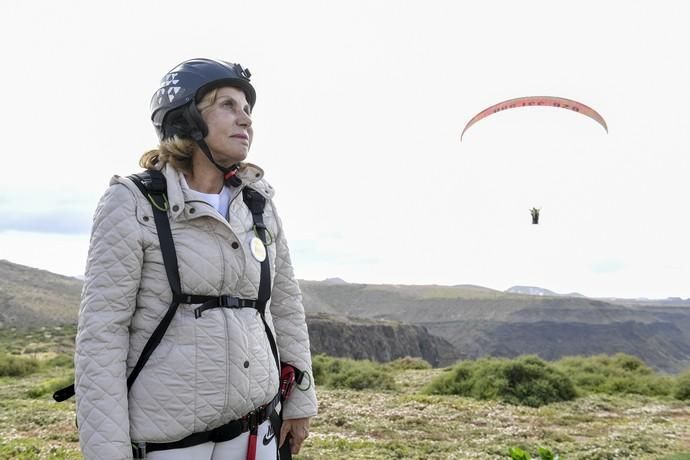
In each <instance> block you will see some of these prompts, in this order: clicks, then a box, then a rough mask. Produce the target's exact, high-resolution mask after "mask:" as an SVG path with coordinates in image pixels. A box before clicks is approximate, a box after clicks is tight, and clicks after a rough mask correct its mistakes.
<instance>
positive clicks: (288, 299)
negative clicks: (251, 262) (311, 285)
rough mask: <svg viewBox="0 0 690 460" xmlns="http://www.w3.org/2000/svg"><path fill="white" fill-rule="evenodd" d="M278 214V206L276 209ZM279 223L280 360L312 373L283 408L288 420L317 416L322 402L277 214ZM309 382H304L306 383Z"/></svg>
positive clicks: (274, 311) (276, 315)
mask: <svg viewBox="0 0 690 460" xmlns="http://www.w3.org/2000/svg"><path fill="white" fill-rule="evenodd" d="M273 210H274V213H275V206H274V207H273ZM275 216H276V220H277V222H278V234H277V235H276V269H275V270H276V273H275V280H274V283H273V291H272V293H271V316H272V317H273V324H274V327H275V330H276V341H277V343H278V349H279V352H280V359H281V361H284V362H286V363H289V364H292V365H293V366H295V367H296V368H298V369H300V370H305V371H307V372H308V373H309V376H308V379H309V380H308V381H309V382H310V384H309V386H308V388H306V385H303V386H304V387H305V388H304V389H303V390H300V389H298V388H297V387H295V389H294V390H293V391H292V393H291V395H290V398H289V399H288V400H287V401H286V403H285V407H284V408H283V417H284V418H285V419H293V418H304V417H313V416H315V415H316V412H317V408H318V403H317V401H316V390H315V388H314V384H313V378H312V375H313V374H312V366H311V353H310V351H309V333H308V332H307V322H306V320H305V317H304V306H303V305H302V293H301V291H300V288H299V284H298V283H297V280H296V279H295V274H294V271H293V269H292V262H291V261H290V251H289V249H288V245H287V240H286V239H285V233H284V232H283V225H282V222H281V221H280V218H279V217H278V215H277V214H275ZM306 382H307V380H305V381H304V382H303V384H306Z"/></svg>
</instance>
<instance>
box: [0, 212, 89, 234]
mask: <svg viewBox="0 0 690 460" xmlns="http://www.w3.org/2000/svg"><path fill="white" fill-rule="evenodd" d="M90 228H91V217H90V216H89V215H88V213H86V212H84V211H81V210H63V211H58V210H55V211H44V212H40V211H35V212H31V211H29V212H14V213H11V212H5V213H4V214H3V219H2V220H1V221H0V231H7V230H16V231H20V232H34V233H56V234H75V235H76V234H88V233H89V231H90Z"/></svg>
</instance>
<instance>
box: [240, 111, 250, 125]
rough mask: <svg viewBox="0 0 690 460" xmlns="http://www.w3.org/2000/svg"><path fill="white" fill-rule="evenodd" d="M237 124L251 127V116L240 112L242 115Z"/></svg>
mask: <svg viewBox="0 0 690 460" xmlns="http://www.w3.org/2000/svg"><path fill="white" fill-rule="evenodd" d="M237 124H238V125H240V126H246V127H249V126H251V125H252V117H251V115H249V114H247V113H244V112H242V115H240V116H239V118H238V120H237Z"/></svg>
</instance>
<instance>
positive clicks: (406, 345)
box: [307, 314, 457, 367]
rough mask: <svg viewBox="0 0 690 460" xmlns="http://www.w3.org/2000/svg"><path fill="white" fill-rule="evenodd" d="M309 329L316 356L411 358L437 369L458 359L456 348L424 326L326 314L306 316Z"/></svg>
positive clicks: (380, 358)
mask: <svg viewBox="0 0 690 460" xmlns="http://www.w3.org/2000/svg"><path fill="white" fill-rule="evenodd" d="M307 326H308V327H309V340H310V341H311V349H312V353H314V354H318V353H325V354H327V355H330V356H338V357H344V358H354V359H369V360H372V361H378V362H388V361H392V360H394V359H397V358H403V357H405V356H412V357H418V358H422V359H424V360H425V361H427V362H429V363H430V364H431V365H432V366H434V367H437V366H447V365H449V364H452V363H453V362H455V360H457V352H456V351H455V349H454V348H453V345H451V344H450V343H449V342H448V341H446V340H444V339H442V338H440V337H436V336H433V335H430V334H429V332H428V331H427V330H426V328H424V327H421V326H415V325H410V324H403V323H399V322H396V321H373V320H364V319H361V318H351V317H350V318H346V317H337V316H334V315H326V314H315V315H310V316H307Z"/></svg>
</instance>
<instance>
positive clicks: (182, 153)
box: [139, 88, 218, 174]
mask: <svg viewBox="0 0 690 460" xmlns="http://www.w3.org/2000/svg"><path fill="white" fill-rule="evenodd" d="M217 97H218V88H216V89H213V90H211V91H209V92H208V93H206V94H205V95H204V97H203V98H201V100H200V101H199V103H198V104H197V106H196V107H197V109H199V113H201V112H203V111H204V110H206V109H208V108H209V107H211V106H212V105H213V104H214V102H216V98H217ZM196 148H197V144H196V142H194V141H193V140H192V139H188V138H184V137H179V136H177V135H175V136H173V137H169V138H167V139H164V140H162V141H161V142H160V143H159V144H158V148H155V149H152V150H149V151H147V152H144V154H143V155H142V156H141V158H139V166H141V167H142V168H144V169H158V168H159V167H163V166H165V164H166V163H170V165H171V166H172V167H173V168H175V169H176V170H178V171H180V172H183V173H187V174H191V173H192V172H193V171H192V154H193V153H194V150H195V149H196Z"/></svg>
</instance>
